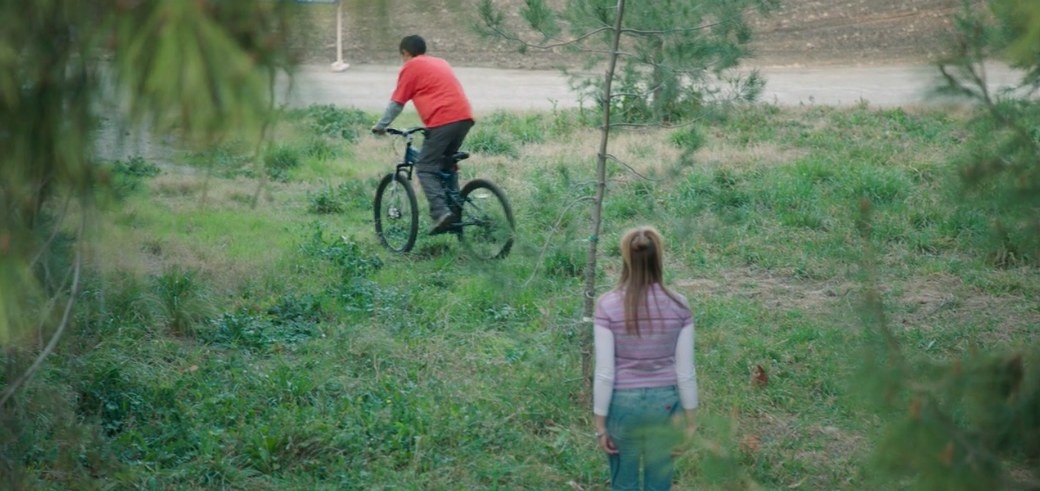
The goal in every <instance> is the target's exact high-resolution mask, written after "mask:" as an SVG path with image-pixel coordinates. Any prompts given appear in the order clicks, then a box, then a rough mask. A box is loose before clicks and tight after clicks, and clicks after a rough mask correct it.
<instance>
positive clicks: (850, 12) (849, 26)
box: [294, 0, 962, 69]
mask: <svg viewBox="0 0 1040 491" xmlns="http://www.w3.org/2000/svg"><path fill="white" fill-rule="evenodd" d="M477 4H478V0H435V1H431V2H422V4H421V5H416V3H415V2H406V1H403V0H386V1H383V2H358V1H348V0H344V12H345V16H344V19H343V31H342V32H343V51H344V59H345V60H346V61H348V62H350V63H355V64H396V63H399V61H400V60H399V59H398V57H397V54H396V47H397V42H398V40H399V39H400V38H401V37H402V36H404V35H407V34H415V33H417V34H420V35H422V36H423V37H425V38H426V39H427V41H428V42H429V44H430V52H431V53H432V54H437V55H439V56H442V57H445V58H447V59H449V60H450V61H452V62H453V63H454V64H456V65H458V66H473V67H490V68H531V69H550V68H555V67H558V66H561V65H567V66H577V65H580V60H579V59H576V58H574V57H573V56H571V55H567V54H566V53H565V52H563V51H562V50H549V51H532V52H531V53H529V54H526V55H520V54H518V53H517V52H516V51H515V50H514V49H513V48H511V47H510V46H508V45H507V44H506V43H504V42H501V41H493V40H487V39H482V38H481V37H480V36H478V35H476V34H475V31H474V28H473V27H474V26H475V25H476V22H477V18H476V6H477ZM496 4H497V5H499V6H500V7H501V8H502V9H503V11H504V12H506V13H507V15H512V16H517V15H518V14H517V12H519V9H520V7H521V6H522V5H523V0H499V1H497V2H496ZM961 5H962V4H961V0H840V1H835V0H782V6H781V7H780V9H779V10H778V11H776V12H773V13H772V14H771V15H769V16H767V17H763V16H757V15H756V16H754V17H753V18H752V19H751V24H752V27H753V29H754V35H753V36H754V38H753V42H752V49H753V51H754V58H753V59H752V60H750V61H749V64H750V65H754V66H769V65H801V66H823V65H864V64H866V65H871V64H891V63H906V62H925V61H932V60H934V59H936V58H937V57H939V56H940V55H941V54H942V53H943V51H944V47H945V46H948V45H949V39H950V35H951V30H952V26H953V21H952V16H953V14H955V13H956V12H957V11H958V9H959V8H960V7H961ZM299 18H300V21H301V22H304V23H306V25H307V28H306V29H304V31H303V32H302V33H301V34H300V36H299V37H298V38H297V39H296V40H295V41H294V43H295V45H296V46H297V47H298V48H299V49H300V52H301V54H302V56H303V57H304V61H305V62H308V63H327V62H329V61H331V60H333V59H335V54H336V52H335V46H336V7H335V6H327V5H308V6H305V7H302V8H301V9H300V17H299Z"/></svg>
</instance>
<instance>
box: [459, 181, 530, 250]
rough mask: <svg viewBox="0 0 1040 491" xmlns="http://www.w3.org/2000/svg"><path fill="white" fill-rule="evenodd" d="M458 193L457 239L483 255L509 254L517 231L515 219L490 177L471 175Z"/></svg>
mask: <svg viewBox="0 0 1040 491" xmlns="http://www.w3.org/2000/svg"><path fill="white" fill-rule="evenodd" d="M461 195H462V216H461V217H460V219H459V222H460V225H461V232H460V235H459V239H461V240H462V241H463V244H464V245H465V246H466V247H467V248H468V249H469V250H470V251H471V252H472V253H473V254H474V255H476V256H477V257H480V258H482V259H501V258H504V257H506V256H507V255H509V249H510V248H511V247H513V238H514V237H515V235H516V223H515V222H514V221H513V209H512V208H510V206H509V201H508V200H506V195H505V193H503V192H502V190H501V189H499V187H498V186H496V185H495V184H494V183H492V182H491V181H487V180H485V179H474V180H472V181H470V182H468V183H466V186H465V187H463V188H462V193H461Z"/></svg>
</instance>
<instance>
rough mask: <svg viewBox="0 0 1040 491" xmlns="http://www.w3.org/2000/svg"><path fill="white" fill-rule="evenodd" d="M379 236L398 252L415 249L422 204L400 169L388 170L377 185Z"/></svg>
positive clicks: (377, 226) (380, 239)
mask: <svg viewBox="0 0 1040 491" xmlns="http://www.w3.org/2000/svg"><path fill="white" fill-rule="evenodd" d="M374 207H375V219H376V220H375V222H376V236H377V237H379V242H380V243H382V244H383V246H384V247H386V248H387V249H390V250H391V251H394V252H397V253H404V252H408V251H410V250H412V246H414V245H415V238H416V236H417V235H418V234H419V205H418V204H417V203H416V202H415V190H414V189H412V184H411V182H409V181H408V179H405V177H404V176H403V175H401V174H400V173H394V174H387V175H386V176H385V177H383V180H382V181H380V182H379V187H378V188H377V189H376V199H375V203H374Z"/></svg>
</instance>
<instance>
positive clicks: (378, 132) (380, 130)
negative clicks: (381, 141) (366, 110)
mask: <svg viewBox="0 0 1040 491" xmlns="http://www.w3.org/2000/svg"><path fill="white" fill-rule="evenodd" d="M372 133H373V134H375V135H385V134H386V128H384V127H382V126H373V127H372Z"/></svg>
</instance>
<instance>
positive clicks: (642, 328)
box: [593, 227, 697, 491]
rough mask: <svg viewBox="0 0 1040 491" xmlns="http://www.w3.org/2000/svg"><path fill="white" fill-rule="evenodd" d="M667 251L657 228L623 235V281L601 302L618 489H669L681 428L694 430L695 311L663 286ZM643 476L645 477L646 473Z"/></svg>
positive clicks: (598, 407) (604, 384)
mask: <svg viewBox="0 0 1040 491" xmlns="http://www.w3.org/2000/svg"><path fill="white" fill-rule="evenodd" d="M663 256H664V248H663V243H662V239H661V234H660V233H658V232H657V230H655V229H654V228H653V227H639V228H635V229H632V230H629V231H628V232H626V233H625V235H624V236H623V237H622V238H621V257H622V259H623V260H624V264H623V265H622V269H621V279H620V281H619V282H618V285H617V286H616V287H615V288H614V289H613V290H611V291H609V292H607V293H605V294H603V296H601V297H600V298H599V300H598V301H597V302H596V314H595V326H594V327H593V329H594V339H595V348H596V368H595V378H594V381H593V415H594V419H595V421H596V439H597V441H598V443H599V446H600V448H601V449H603V451H604V452H606V453H607V455H608V459H609V461H610V483H611V489H613V490H638V489H640V486H639V483H640V477H642V482H643V486H642V489H644V490H647V491H650V490H653V491H658V490H668V489H671V486H672V474H673V467H672V450H673V448H674V447H675V445H677V444H678V443H679V441H680V440H681V438H682V435H681V433H680V432H678V431H676V429H677V428H676V427H675V425H676V424H678V423H679V422H681V421H682V420H685V426H686V433H687V434H689V433H690V432H692V431H693V428H694V413H695V409H696V408H697V375H696V371H695V369H694V365H693V335H694V327H693V314H692V313H691V312H690V308H689V306H688V304H687V302H686V298H685V297H683V296H682V295H680V294H678V293H675V292H672V291H671V290H669V289H668V288H666V287H665V285H664V283H663V281H662V267H661V265H662V260H663ZM640 475H642V476H640Z"/></svg>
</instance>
